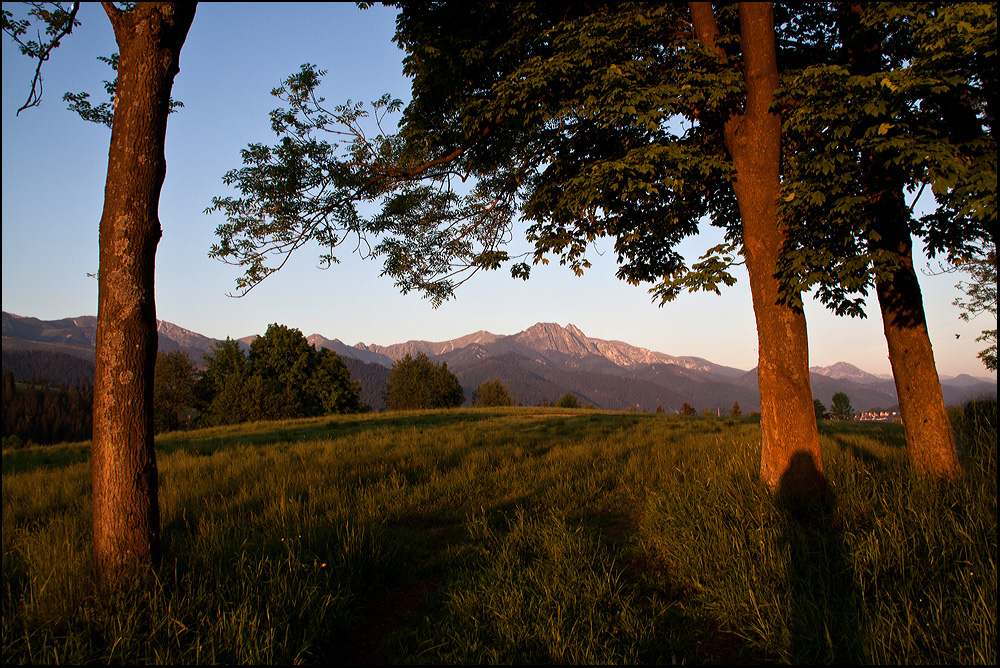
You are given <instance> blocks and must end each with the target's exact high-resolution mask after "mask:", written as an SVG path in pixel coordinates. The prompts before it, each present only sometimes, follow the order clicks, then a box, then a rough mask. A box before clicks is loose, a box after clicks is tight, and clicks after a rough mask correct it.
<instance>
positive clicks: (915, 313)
mask: <svg viewBox="0 0 1000 668" xmlns="http://www.w3.org/2000/svg"><path fill="white" fill-rule="evenodd" d="M900 192H901V191H900ZM878 246H880V247H882V248H884V249H886V250H887V251H889V252H891V253H892V254H893V255H894V256H895V258H896V259H897V260H898V262H899V266H898V267H897V268H896V269H895V270H893V272H892V274H891V277H890V278H887V279H883V280H876V282H875V291H876V293H877V294H878V303H879V308H880V309H881V311H882V326H883V328H884V329H885V340H886V343H887V344H888V346H889V364H890V365H891V366H892V377H893V380H894V381H895V383H896V397H897V398H898V399H899V413H900V415H901V416H902V418H903V430H904V432H905V433H906V453H907V455H908V456H909V459H910V466H911V467H912V468H913V470H915V471H916V472H917V473H920V474H924V475H930V476H934V477H955V476H957V475H960V474H961V472H962V467H961V466H960V464H959V462H958V454H957V452H956V451H955V441H954V437H953V435H952V430H951V422H950V420H949V419H948V411H947V409H946V408H945V405H944V395H943V394H942V392H941V379H940V378H939V377H938V373H937V367H936V365H935V364H934V351H933V349H932V348H931V339H930V335H929V334H928V333H927V322H926V320H925V318H924V304H923V298H922V297H921V294H920V285H919V283H918V282H917V274H916V272H915V271H914V270H913V252H912V242H911V240H910V233H909V231H908V230H906V228H905V227H904V228H902V229H899V228H896V229H894V230H884V231H883V232H882V238H881V240H880V241H879V242H878Z"/></svg>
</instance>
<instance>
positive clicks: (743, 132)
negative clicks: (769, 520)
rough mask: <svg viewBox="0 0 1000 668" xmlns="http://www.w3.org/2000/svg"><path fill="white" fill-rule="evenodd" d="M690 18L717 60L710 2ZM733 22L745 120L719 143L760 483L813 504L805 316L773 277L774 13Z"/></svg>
mask: <svg viewBox="0 0 1000 668" xmlns="http://www.w3.org/2000/svg"><path fill="white" fill-rule="evenodd" d="M691 15H692V20H693V24H694V28H695V33H696V35H697V37H698V39H699V41H701V42H702V43H703V44H705V45H706V46H709V47H710V48H713V49H715V50H716V52H717V53H719V54H720V55H722V51H721V49H720V48H719V47H718V46H717V45H716V44H715V37H716V36H717V35H718V27H717V25H716V22H715V18H714V15H713V13H712V7H711V3H704V2H695V3H691ZM739 17H740V41H741V46H742V51H743V64H744V77H745V81H746V105H745V109H744V113H743V114H742V115H740V116H733V117H731V118H730V119H729V120H728V122H727V123H726V125H725V129H724V137H725V142H726V148H727V149H728V150H729V154H730V156H731V157H732V159H733V163H734V165H735V167H736V180H735V181H734V183H733V189H734V191H735V193H736V200H737V203H738V205H739V209H740V217H741V219H742V223H743V246H744V253H745V258H746V263H747V271H748V273H749V275H750V292H751V295H752V297H753V307H754V316H755V318H756V320H757V342H758V365H757V376H758V384H759V387H760V412H761V431H762V433H763V450H762V453H761V479H762V480H763V482H764V484H766V485H767V487H768V488H769V489H770V490H772V492H775V493H777V494H778V495H779V496H782V497H785V498H787V499H790V500H793V501H803V500H805V501H819V500H821V499H822V498H823V497H824V496H825V495H826V479H825V478H824V476H823V465H822V460H821V458H820V452H819V434H818V431H817V428H816V411H815V405H814V403H813V398H812V389H811V387H810V381H809V347H808V340H807V336H806V320H805V314H804V313H803V312H802V311H801V310H799V309H793V308H790V307H788V306H785V305H782V304H780V303H779V300H778V281H777V279H776V278H775V276H774V274H775V267H776V262H777V259H778V256H779V254H780V253H781V249H782V245H783V243H784V235H783V234H782V233H781V231H780V230H779V229H778V226H777V222H776V220H777V218H776V213H777V199H778V189H779V186H780V176H779V174H780V167H781V119H780V117H779V116H777V115H775V114H772V113H771V112H770V111H769V106H770V104H771V100H772V99H773V97H774V91H775V89H776V88H777V87H778V66H777V59H776V52H775V39H774V15H773V7H772V5H771V3H745V2H741V3H740V5H739Z"/></svg>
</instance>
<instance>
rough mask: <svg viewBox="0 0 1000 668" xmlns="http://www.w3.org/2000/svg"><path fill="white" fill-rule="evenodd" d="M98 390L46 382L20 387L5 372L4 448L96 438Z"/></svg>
mask: <svg viewBox="0 0 1000 668" xmlns="http://www.w3.org/2000/svg"><path fill="white" fill-rule="evenodd" d="M93 405H94V386H93V385H92V384H89V383H82V382H81V383H76V384H75V385H70V384H68V383H66V382H62V383H59V384H58V385H57V386H56V387H50V386H49V381H48V380H46V379H45V378H37V377H35V378H33V379H31V380H30V381H29V382H26V383H18V382H17V381H16V380H15V376H14V373H13V372H12V371H8V370H7V369H4V371H3V447H4V448H11V447H15V448H16V447H21V446H25V445H29V444H38V445H47V444H50V443H62V442H64V441H86V440H89V439H90V438H91V436H92V434H93V429H94V425H93Z"/></svg>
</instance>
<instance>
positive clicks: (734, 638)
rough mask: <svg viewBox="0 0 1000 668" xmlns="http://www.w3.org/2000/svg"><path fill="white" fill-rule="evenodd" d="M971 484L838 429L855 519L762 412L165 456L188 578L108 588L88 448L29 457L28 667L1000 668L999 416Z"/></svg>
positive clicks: (969, 475) (210, 444)
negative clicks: (791, 462) (802, 472)
mask: <svg viewBox="0 0 1000 668" xmlns="http://www.w3.org/2000/svg"><path fill="white" fill-rule="evenodd" d="M953 418H954V421H955V423H956V430H957V432H958V433H959V436H960V443H961V447H962V448H963V451H964V452H965V457H964V459H963V465H964V467H965V475H964V476H963V478H962V479H961V480H959V481H958V482H953V483H939V484H937V483H929V482H926V481H921V480H916V479H913V478H911V476H910V475H909V472H908V469H907V465H906V456H905V445H904V441H903V434H902V429H901V428H900V427H899V426H898V425H889V424H860V423H833V422H824V423H821V426H820V434H821V444H822V449H823V464H824V468H825V471H826V473H827V475H828V477H829V479H830V481H831V484H832V487H833V489H834V491H835V494H836V503H835V506H834V507H832V508H830V509H828V510H826V511H824V512H823V513H821V514H819V515H818V516H814V517H811V518H809V519H808V520H805V521H802V520H797V519H795V518H793V517H790V516H789V515H788V514H787V513H786V512H784V511H783V510H782V509H781V508H780V507H778V506H776V505H775V504H774V503H773V502H772V501H771V500H770V499H769V497H768V496H767V494H766V493H764V492H763V491H762V490H761V489H760V487H759V485H758V484H757V482H756V480H757V471H758V468H759V461H760V441H761V437H760V429H759V426H758V424H757V423H756V422H754V421H753V420H751V419H729V420H726V419H715V418H681V417H678V416H653V415H643V414H634V413H606V412H600V411H587V410H570V411H567V410H561V411H560V410H555V409H530V408H518V409H505V410H474V409H462V410H456V411H446V412H419V413H384V414H380V415H361V416H343V417H328V418H320V419H311V420H300V421H290V422H281V423H267V424H257V425H244V426H239V427H227V428H216V429H206V430H201V431H192V432H178V433H173V434H168V435H165V436H162V437H160V438H158V440H157V449H158V463H159V467H160V504H161V512H162V522H163V548H164V549H163V552H164V557H163V562H162V564H161V566H160V568H159V569H158V570H157V571H156V572H155V573H148V574H143V575H142V576H140V577H139V578H137V579H136V581H134V582H130V583H127V584H121V585H120V586H119V587H118V588H116V589H115V590H114V591H105V592H100V594H98V592H95V590H94V588H93V586H92V583H91V578H90V563H91V562H90V560H91V557H90V549H91V548H90V535H89V534H90V500H89V471H88V463H87V459H88V454H89V448H88V447H87V445H86V444H84V445H80V444H74V445H63V446H51V447H47V448H36V449H30V450H19V451H9V452H4V453H3V662H4V663H5V664H7V663H27V662H30V663H83V662H114V663H154V662H155V663H207V662H222V663H272V664H285V663H319V662H323V661H333V662H339V663H343V662H347V663H382V662H388V663H442V662H443V663H480V662H490V663H498V662H517V663H536V662H537V663H636V662H640V663H647V662H648V663H653V662H668V663H669V662H673V661H676V662H677V663H734V662H735V663H757V662H762V661H765V662H779V663H785V662H826V663H833V662H838V663H844V662H851V663H854V662H866V663H867V662H872V663H987V664H994V663H996V599H997V580H996V550H997V525H996V480H997V479H996V475H997V466H996V407H995V404H993V405H992V406H991V407H990V408H989V409H988V410H987V411H985V412H982V413H979V414H977V415H976V416H973V415H971V414H970V415H966V414H963V413H961V412H960V411H956V412H954V414H953Z"/></svg>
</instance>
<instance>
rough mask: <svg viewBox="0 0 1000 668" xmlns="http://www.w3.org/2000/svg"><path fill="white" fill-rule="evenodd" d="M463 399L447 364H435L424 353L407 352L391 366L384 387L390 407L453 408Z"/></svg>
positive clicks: (395, 408)
mask: <svg viewBox="0 0 1000 668" xmlns="http://www.w3.org/2000/svg"><path fill="white" fill-rule="evenodd" d="M464 401H465V390H463V389H462V386H461V384H460V383H459V382H458V378H456V377H455V374H453V373H452V372H451V371H449V370H448V363H447V362H442V363H441V364H435V363H434V362H432V361H431V360H430V358H429V357H427V354H426V353H417V356H416V357H413V356H411V355H410V354H406V355H405V356H403V357H401V358H400V359H398V360H396V362H395V363H394V364H393V365H392V374H391V375H390V376H389V382H388V383H386V388H385V403H386V406H387V407H388V409H389V410H394V411H402V410H422V409H427V408H455V407H457V406H461V405H462V403H463V402H464Z"/></svg>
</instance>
